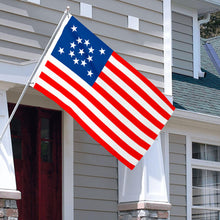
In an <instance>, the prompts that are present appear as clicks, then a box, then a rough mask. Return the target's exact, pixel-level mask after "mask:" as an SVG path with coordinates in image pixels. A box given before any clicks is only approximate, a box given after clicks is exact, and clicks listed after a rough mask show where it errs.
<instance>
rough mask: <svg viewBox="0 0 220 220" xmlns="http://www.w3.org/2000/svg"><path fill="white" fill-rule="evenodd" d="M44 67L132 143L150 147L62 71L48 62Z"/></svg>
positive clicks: (145, 147) (146, 147)
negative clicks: (64, 82)
mask: <svg viewBox="0 0 220 220" xmlns="http://www.w3.org/2000/svg"><path fill="white" fill-rule="evenodd" d="M46 67H47V68H49V69H50V70H51V71H53V72H54V73H56V74H57V75H58V76H60V77H61V78H62V79H63V80H65V81H66V82H68V83H69V84H70V85H71V86H72V87H73V88H75V89H76V90H77V91H80V93H81V94H82V95H83V96H84V97H86V98H87V99H88V100H90V102H91V103H93V104H94V106H96V108H97V109H98V110H99V111H101V112H102V113H103V114H104V115H105V116H106V117H108V118H109V119H110V120H111V121H112V122H113V123H114V124H115V125H116V126H117V127H118V128H120V130H121V131H123V132H124V133H125V134H126V135H127V136H129V137H130V138H131V139H132V140H133V141H134V142H136V143H137V144H138V145H140V146H141V147H143V148H144V149H148V148H149V147H150V145H149V144H148V143H147V142H146V141H144V140H142V139H141V138H140V137H139V136H138V135H136V134H135V133H134V132H133V131H132V130H131V129H129V128H128V127H127V126H125V125H124V124H123V123H122V122H121V121H120V120H119V119H118V118H117V117H115V115H113V114H112V113H111V111H110V110H109V109H107V108H106V107H105V106H104V105H103V104H102V103H100V102H99V101H98V100H97V99H96V98H94V96H92V95H91V94H90V93H89V92H88V91H87V90H86V89H84V88H83V87H82V86H81V85H80V84H78V83H77V82H76V81H74V80H73V79H72V78H71V77H69V76H68V75H67V74H65V73H64V72H63V71H62V70H60V69H59V68H57V67H56V66H55V65H53V64H52V63H51V62H49V61H47V63H46Z"/></svg>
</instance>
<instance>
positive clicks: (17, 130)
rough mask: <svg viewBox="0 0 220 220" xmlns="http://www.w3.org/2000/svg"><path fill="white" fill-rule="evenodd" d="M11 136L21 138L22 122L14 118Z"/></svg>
mask: <svg viewBox="0 0 220 220" xmlns="http://www.w3.org/2000/svg"><path fill="white" fill-rule="evenodd" d="M10 126H11V134H12V135H14V136H21V121H20V120H19V119H17V118H13V120H12V121H11V124H10Z"/></svg>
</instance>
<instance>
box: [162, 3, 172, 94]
mask: <svg viewBox="0 0 220 220" xmlns="http://www.w3.org/2000/svg"><path fill="white" fill-rule="evenodd" d="M163 21H164V23H163V27H164V93H165V95H169V96H172V12H171V0H164V4H163Z"/></svg>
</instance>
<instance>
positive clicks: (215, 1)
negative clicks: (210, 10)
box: [203, 0, 220, 6]
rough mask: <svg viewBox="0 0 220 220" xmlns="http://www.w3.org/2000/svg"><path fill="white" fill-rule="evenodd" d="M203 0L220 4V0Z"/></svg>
mask: <svg viewBox="0 0 220 220" xmlns="http://www.w3.org/2000/svg"><path fill="white" fill-rule="evenodd" d="M203 1H205V2H208V3H211V4H215V5H219V6H220V1H219V0H203Z"/></svg>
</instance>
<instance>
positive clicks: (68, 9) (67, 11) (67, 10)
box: [66, 6, 70, 16]
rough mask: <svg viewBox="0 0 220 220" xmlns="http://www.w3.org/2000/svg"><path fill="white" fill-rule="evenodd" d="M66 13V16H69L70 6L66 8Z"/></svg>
mask: <svg viewBox="0 0 220 220" xmlns="http://www.w3.org/2000/svg"><path fill="white" fill-rule="evenodd" d="M66 13H67V15H68V16H69V15H70V6H67V7H66Z"/></svg>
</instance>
